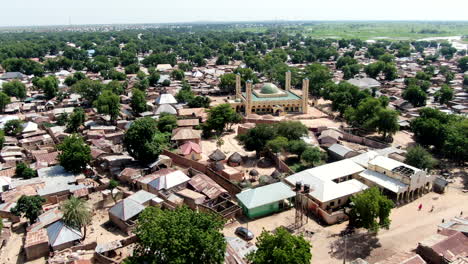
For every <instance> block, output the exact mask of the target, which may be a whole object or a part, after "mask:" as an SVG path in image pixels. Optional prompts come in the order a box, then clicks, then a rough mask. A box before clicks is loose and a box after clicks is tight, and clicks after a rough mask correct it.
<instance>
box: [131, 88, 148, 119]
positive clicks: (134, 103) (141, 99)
mask: <svg viewBox="0 0 468 264" xmlns="http://www.w3.org/2000/svg"><path fill="white" fill-rule="evenodd" d="M130 106H131V107H132V110H133V112H135V113H137V114H139V113H142V112H145V111H146V110H147V109H148V106H147V105H146V94H145V92H144V91H141V90H140V89H133V90H132V98H131V101H130Z"/></svg>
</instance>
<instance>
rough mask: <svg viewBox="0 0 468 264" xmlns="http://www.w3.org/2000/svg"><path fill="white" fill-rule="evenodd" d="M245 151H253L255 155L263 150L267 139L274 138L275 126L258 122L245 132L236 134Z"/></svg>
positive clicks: (258, 154)
mask: <svg viewBox="0 0 468 264" xmlns="http://www.w3.org/2000/svg"><path fill="white" fill-rule="evenodd" d="M238 138H239V141H240V142H241V143H242V144H244V148H245V149H246V150H247V151H255V152H256V155H257V157H260V154H261V152H263V151H264V150H265V147H266V144H267V142H268V141H270V140H273V139H274V138H276V128H275V127H274V126H272V125H269V124H258V125H257V126H255V127H254V128H251V129H249V130H248V131H247V133H245V134H242V135H239V136H238Z"/></svg>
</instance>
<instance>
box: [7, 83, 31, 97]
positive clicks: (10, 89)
mask: <svg viewBox="0 0 468 264" xmlns="http://www.w3.org/2000/svg"><path fill="white" fill-rule="evenodd" d="M2 89H3V92H4V93H6V94H7V95H8V96H14V97H17V98H20V99H23V98H25V97H26V85H24V84H23V83H22V82H20V81H18V80H13V81H11V82H7V83H4V84H3V85H2Z"/></svg>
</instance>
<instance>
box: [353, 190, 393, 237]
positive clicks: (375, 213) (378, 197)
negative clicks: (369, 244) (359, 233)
mask: <svg viewBox="0 0 468 264" xmlns="http://www.w3.org/2000/svg"><path fill="white" fill-rule="evenodd" d="M393 207H395V205H394V203H393V201H392V200H390V199H388V198H387V197H385V196H384V195H383V194H382V193H381V192H380V190H379V189H378V188H377V187H372V188H369V189H367V190H365V191H363V192H361V193H359V194H357V195H355V196H353V197H351V210H350V212H349V224H350V225H351V226H352V227H363V228H366V229H367V230H369V231H372V232H377V231H378V230H379V228H380V227H384V228H389V227H390V222H391V221H390V218H389V216H390V211H391V210H392V208H393Z"/></svg>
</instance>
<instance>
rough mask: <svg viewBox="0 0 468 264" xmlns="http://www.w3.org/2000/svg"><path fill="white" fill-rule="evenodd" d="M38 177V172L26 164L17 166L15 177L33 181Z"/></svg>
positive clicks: (22, 163) (21, 163)
mask: <svg viewBox="0 0 468 264" xmlns="http://www.w3.org/2000/svg"><path fill="white" fill-rule="evenodd" d="M36 176H37V172H36V171H35V170H33V169H31V168H29V167H28V165H26V163H24V162H20V163H18V164H16V169H15V177H18V178H23V179H31V178H33V177H36Z"/></svg>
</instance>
